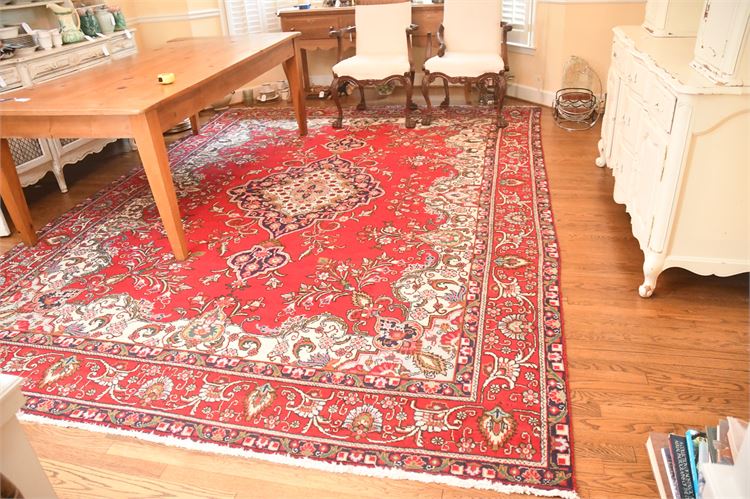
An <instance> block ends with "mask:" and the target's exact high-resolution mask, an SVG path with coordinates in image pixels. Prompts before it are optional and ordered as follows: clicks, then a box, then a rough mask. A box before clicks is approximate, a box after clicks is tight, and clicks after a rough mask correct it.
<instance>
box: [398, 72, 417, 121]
mask: <svg viewBox="0 0 750 499" xmlns="http://www.w3.org/2000/svg"><path fill="white" fill-rule="evenodd" d="M401 82H402V83H403V84H404V88H405V89H406V106H404V116H405V118H406V119H405V120H404V124H405V125H406V128H414V127H415V126H417V122H416V120H413V119H411V105H412V104H413V102H412V101H411V92H412V84H411V79H409V77H407V76H402V77H401Z"/></svg>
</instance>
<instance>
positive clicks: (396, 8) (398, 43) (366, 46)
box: [354, 0, 411, 58]
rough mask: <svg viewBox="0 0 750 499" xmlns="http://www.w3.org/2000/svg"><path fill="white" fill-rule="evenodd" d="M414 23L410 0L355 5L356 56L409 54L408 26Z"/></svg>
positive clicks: (405, 55)
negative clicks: (407, 42)
mask: <svg viewBox="0 0 750 499" xmlns="http://www.w3.org/2000/svg"><path fill="white" fill-rule="evenodd" d="M410 24H411V2H410V1H408V0H407V1H406V2H398V3H383V4H374V5H360V4H359V3H358V4H357V5H355V7H354V25H355V26H356V27H357V55H378V56H383V55H393V56H403V57H407V58H408V56H409V49H408V46H407V44H406V28H408V27H409V25H410Z"/></svg>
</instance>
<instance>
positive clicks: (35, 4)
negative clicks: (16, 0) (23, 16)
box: [0, 0, 65, 12]
mask: <svg viewBox="0 0 750 499" xmlns="http://www.w3.org/2000/svg"><path fill="white" fill-rule="evenodd" d="M48 3H60V4H61V3H65V0H50V1H49V2H47V1H44V2H29V3H22V4H17V5H1V6H0V12H2V11H4V10H19V9H28V8H30V7H46V6H47V4H48Z"/></svg>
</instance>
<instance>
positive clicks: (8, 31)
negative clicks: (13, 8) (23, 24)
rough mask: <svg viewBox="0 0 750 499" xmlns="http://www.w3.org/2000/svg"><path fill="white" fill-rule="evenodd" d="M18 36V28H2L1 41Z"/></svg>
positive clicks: (0, 32) (0, 29) (0, 31)
mask: <svg viewBox="0 0 750 499" xmlns="http://www.w3.org/2000/svg"><path fill="white" fill-rule="evenodd" d="M16 36H18V26H8V27H5V28H0V40H5V39H6V38H13V37H16Z"/></svg>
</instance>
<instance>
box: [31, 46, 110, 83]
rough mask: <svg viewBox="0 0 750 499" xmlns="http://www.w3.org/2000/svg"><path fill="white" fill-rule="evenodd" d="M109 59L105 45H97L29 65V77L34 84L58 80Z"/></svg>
mask: <svg viewBox="0 0 750 499" xmlns="http://www.w3.org/2000/svg"><path fill="white" fill-rule="evenodd" d="M106 58H107V55H106V54H105V53H104V45H101V44H97V45H92V46H89V47H85V48H82V49H81V50H75V51H71V52H68V53H65V54H62V55H59V56H57V57H49V58H44V59H41V60H39V61H32V62H30V63H29V75H30V76H31V80H32V81H33V82H40V81H45V80H49V79H51V78H56V77H58V76H61V75H64V74H66V73H69V72H71V71H76V70H78V69H80V67H81V66H87V65H89V64H91V63H95V62H97V61H100V60H104V59H106Z"/></svg>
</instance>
